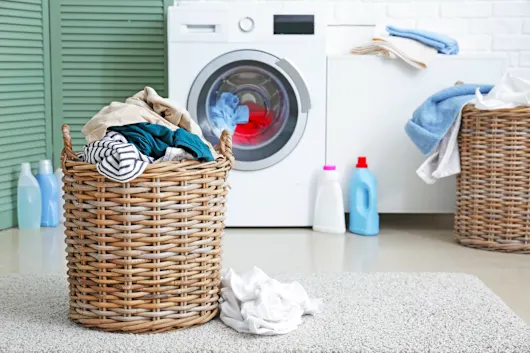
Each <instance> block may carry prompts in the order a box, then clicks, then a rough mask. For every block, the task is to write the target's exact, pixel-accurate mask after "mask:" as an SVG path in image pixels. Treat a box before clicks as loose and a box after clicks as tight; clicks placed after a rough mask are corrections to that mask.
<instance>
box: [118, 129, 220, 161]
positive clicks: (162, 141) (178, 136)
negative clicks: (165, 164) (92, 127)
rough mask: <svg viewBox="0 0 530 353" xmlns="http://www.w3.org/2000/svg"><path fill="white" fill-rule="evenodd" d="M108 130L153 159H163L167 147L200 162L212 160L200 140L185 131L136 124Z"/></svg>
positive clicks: (207, 149) (208, 150) (210, 154)
mask: <svg viewBox="0 0 530 353" xmlns="http://www.w3.org/2000/svg"><path fill="white" fill-rule="evenodd" d="M110 130H112V131H116V132H119V133H120V134H122V135H123V136H125V138H126V139H127V141H129V142H130V143H132V144H133V145H135V146H136V148H138V150H139V151H140V152H142V153H143V154H145V155H146V156H150V157H153V158H155V159H158V158H161V157H163V156H164V154H165V153H166V148H168V147H180V148H182V149H184V150H186V151H187V152H189V153H191V155H193V156H194V157H195V158H197V159H198V160H200V161H207V162H210V161H213V160H214V158H213V155H212V152H211V151H210V149H209V148H208V146H206V144H205V143H204V142H203V141H202V140H201V138H200V137H199V136H197V135H195V134H192V133H191V132H188V131H186V130H185V129H178V130H176V131H171V130H170V129H168V128H167V127H165V126H162V125H157V124H150V123H138V124H130V125H124V126H113V127H111V128H110Z"/></svg>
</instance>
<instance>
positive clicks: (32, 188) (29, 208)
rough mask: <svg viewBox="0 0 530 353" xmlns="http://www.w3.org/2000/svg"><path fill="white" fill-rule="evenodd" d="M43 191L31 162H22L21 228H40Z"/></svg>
mask: <svg viewBox="0 0 530 353" xmlns="http://www.w3.org/2000/svg"><path fill="white" fill-rule="evenodd" d="M41 209H42V201H41V192H40V187H39V183H38V182H37V179H35V177H34V176H33V174H32V173H31V166H30V164H29V163H22V165H21V168H20V176H19V177H18V187H17V216H18V227H19V228H20V229H39V228H40V219H41V213H42V212H41Z"/></svg>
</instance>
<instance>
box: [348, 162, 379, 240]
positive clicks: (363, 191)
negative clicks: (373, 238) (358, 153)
mask: <svg viewBox="0 0 530 353" xmlns="http://www.w3.org/2000/svg"><path fill="white" fill-rule="evenodd" d="M349 230H350V232H352V233H355V234H359V235H377V234H378V233H379V214H378V213H377V181H376V179H375V176H374V175H373V174H372V172H370V170H369V169H368V164H366V157H359V159H358V161H357V166H356V169H355V172H354V173H353V176H352V178H351V181H350V225H349Z"/></svg>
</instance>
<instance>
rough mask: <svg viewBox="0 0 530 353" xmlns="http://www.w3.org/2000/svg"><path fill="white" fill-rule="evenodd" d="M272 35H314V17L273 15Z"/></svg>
mask: <svg viewBox="0 0 530 353" xmlns="http://www.w3.org/2000/svg"><path fill="white" fill-rule="evenodd" d="M274 34H315V16H314V15H274Z"/></svg>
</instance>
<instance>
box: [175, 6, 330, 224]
mask: <svg viewBox="0 0 530 353" xmlns="http://www.w3.org/2000/svg"><path fill="white" fill-rule="evenodd" d="M326 11H327V9H326V8H325V5H324V4H322V3H314V2H307V3H306V2H295V3H294V4H289V3H284V2H257V3H255V2H247V1H245V2H224V3H223V2H220V3H214V2H183V3H177V4H176V5H175V6H172V7H170V8H169V11H168V46H169V48H168V66H169V68H168V72H169V98H170V99H171V100H174V101H177V102H181V103H183V104H185V105H186V106H187V109H188V111H189V112H190V114H191V116H192V117H193V118H194V119H195V120H196V121H197V122H198V123H199V126H200V127H201V128H202V130H203V133H204V135H205V137H206V138H207V139H208V140H209V141H210V142H212V143H213V144H216V143H217V142H218V141H219V139H218V136H217V135H218V132H216V131H215V130H216V129H214V127H213V124H212V122H211V120H210V109H211V108H212V106H214V105H215V104H216V102H217V101H218V99H219V97H220V95H221V94H222V93H223V92H230V93H232V94H234V95H236V96H237V97H238V98H239V104H240V105H246V106H247V107H248V108H249V122H248V123H247V124H241V125H237V127H236V129H235V132H234V134H233V152H234V156H235V159H236V162H235V168H234V170H233V172H232V173H231V175H230V178H229V182H230V184H231V186H232V188H231V190H230V193H229V196H228V204H227V208H228V212H227V225H228V226H236V227H282V226H288V227H293V226H311V225H312V213H313V208H314V198H315V191H316V190H315V189H316V181H317V177H318V175H319V173H320V171H321V170H322V166H323V165H324V163H325V142H326V141H325V134H326V131H325V129H326V45H325V37H326V35H325V31H326V23H325V19H326V15H325V13H326Z"/></svg>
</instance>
